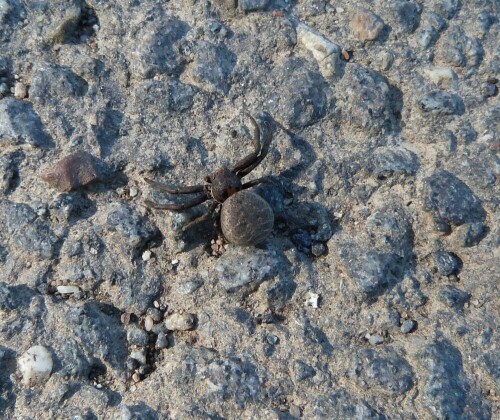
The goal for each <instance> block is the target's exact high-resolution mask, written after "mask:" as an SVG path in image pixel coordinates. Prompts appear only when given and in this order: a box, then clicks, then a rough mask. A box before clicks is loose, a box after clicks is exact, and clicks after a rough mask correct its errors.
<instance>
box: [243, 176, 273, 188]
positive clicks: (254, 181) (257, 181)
mask: <svg viewBox="0 0 500 420" xmlns="http://www.w3.org/2000/svg"><path fill="white" fill-rule="evenodd" d="M263 182H269V178H266V177H262V178H257V179H252V180H251V181H248V182H245V183H244V184H243V185H242V186H241V189H242V190H246V189H247V188H252V187H255V186H256V185H259V184H262V183H263Z"/></svg>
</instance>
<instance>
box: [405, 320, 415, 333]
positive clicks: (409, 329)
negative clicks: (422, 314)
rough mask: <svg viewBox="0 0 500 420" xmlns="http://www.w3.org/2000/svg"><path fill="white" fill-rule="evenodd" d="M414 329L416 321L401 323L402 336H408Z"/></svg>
mask: <svg viewBox="0 0 500 420" xmlns="http://www.w3.org/2000/svg"><path fill="white" fill-rule="evenodd" d="M416 327H417V322H416V321H414V320H413V319H407V320H405V321H403V324H402V325H401V332H402V333H403V334H408V333H411V332H412V331H414V330H415V328H416Z"/></svg>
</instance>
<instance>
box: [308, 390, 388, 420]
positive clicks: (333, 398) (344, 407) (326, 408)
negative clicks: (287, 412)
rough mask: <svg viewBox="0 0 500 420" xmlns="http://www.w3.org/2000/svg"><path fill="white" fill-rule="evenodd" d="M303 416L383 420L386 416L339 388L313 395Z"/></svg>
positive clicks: (310, 417)
mask: <svg viewBox="0 0 500 420" xmlns="http://www.w3.org/2000/svg"><path fill="white" fill-rule="evenodd" d="M303 418H306V419H346V420H347V419H362V420H385V418H386V417H385V416H384V415H383V414H380V413H378V412H377V411H375V410H374V409H373V408H372V407H370V406H369V405H368V404H367V403H366V402H364V401H362V400H358V399H356V398H354V397H352V396H350V395H349V394H348V393H347V391H345V390H343V389H340V390H337V391H335V392H332V393H331V394H328V395H320V396H316V397H314V399H313V401H312V402H311V403H309V404H308V405H307V406H306V407H305V409H304V413H303Z"/></svg>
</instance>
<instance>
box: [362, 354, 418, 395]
mask: <svg viewBox="0 0 500 420" xmlns="http://www.w3.org/2000/svg"><path fill="white" fill-rule="evenodd" d="M353 375H354V376H355V377H356V379H357V381H358V382H359V383H360V385H361V386H362V387H369V388H371V387H377V388H378V389H380V390H382V391H384V392H387V393H388V394H390V395H398V394H403V393H405V392H406V391H408V390H409V389H411V387H412V386H413V384H414V374H413V370H412V368H411V366H410V364H409V363H408V362H407V361H406V360H405V359H404V358H403V357H401V356H399V355H398V354H397V353H396V351H395V350H394V349H393V348H392V347H386V348H384V349H383V350H373V349H364V350H362V351H361V352H360V353H359V354H358V355H357V356H355V358H354V367H353Z"/></svg>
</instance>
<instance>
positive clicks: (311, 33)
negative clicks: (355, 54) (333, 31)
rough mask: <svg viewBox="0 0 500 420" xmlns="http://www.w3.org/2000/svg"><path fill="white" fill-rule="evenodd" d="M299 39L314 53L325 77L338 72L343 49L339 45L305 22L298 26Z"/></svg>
mask: <svg viewBox="0 0 500 420" xmlns="http://www.w3.org/2000/svg"><path fill="white" fill-rule="evenodd" d="M297 41H298V42H299V43H301V44H302V45H303V46H304V47H305V48H307V49H308V50H309V51H310V52H311V53H312V55H313V57H314V59H315V60H316V61H317V62H318V65H319V67H320V70H321V74H322V75H323V76H324V77H332V76H334V75H336V74H337V73H338V66H339V63H340V60H341V58H340V54H341V51H342V49H341V48H340V46H339V45H337V44H335V43H333V42H331V41H330V40H328V39H326V38H325V37H324V36H323V35H321V34H319V33H318V32H316V31H315V30H314V29H312V28H310V27H309V26H307V25H304V24H303V23H299V24H298V26H297Z"/></svg>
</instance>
